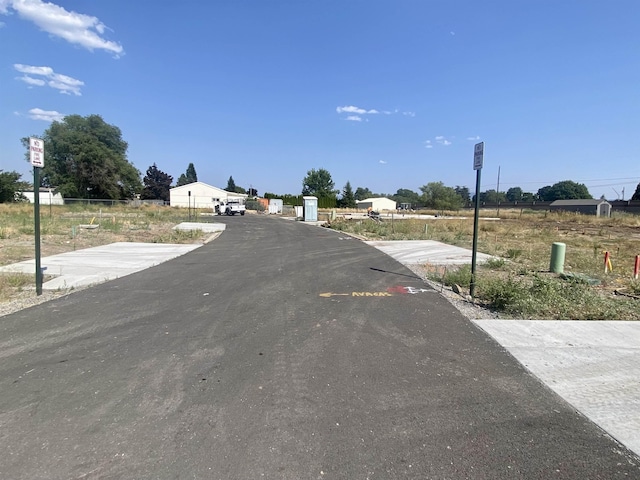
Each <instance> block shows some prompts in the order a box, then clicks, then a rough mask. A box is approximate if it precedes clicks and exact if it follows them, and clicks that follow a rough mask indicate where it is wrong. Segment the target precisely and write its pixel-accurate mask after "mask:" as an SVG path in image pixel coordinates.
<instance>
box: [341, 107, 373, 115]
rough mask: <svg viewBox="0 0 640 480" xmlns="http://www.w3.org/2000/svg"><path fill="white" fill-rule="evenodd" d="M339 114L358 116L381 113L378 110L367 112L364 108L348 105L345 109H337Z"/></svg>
mask: <svg viewBox="0 0 640 480" xmlns="http://www.w3.org/2000/svg"><path fill="white" fill-rule="evenodd" d="M336 112H338V113H357V114H358V115H366V114H376V113H380V112H378V111H377V110H365V109H364V108H359V107H354V106H353V105H347V106H344V107H337V108H336Z"/></svg>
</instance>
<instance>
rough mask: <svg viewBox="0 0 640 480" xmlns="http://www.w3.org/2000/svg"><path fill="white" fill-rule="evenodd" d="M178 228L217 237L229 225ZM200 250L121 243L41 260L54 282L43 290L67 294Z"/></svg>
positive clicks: (17, 266) (23, 266) (23, 268)
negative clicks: (64, 291) (66, 292)
mask: <svg viewBox="0 0 640 480" xmlns="http://www.w3.org/2000/svg"><path fill="white" fill-rule="evenodd" d="M174 228H175V229H176V230H201V231H203V232H205V233H211V234H214V233H218V232H222V231H224V229H225V225H224V224H223V223H193V222H191V223H189V222H184V223H181V224H179V225H177V226H176V227H174ZM199 246H200V245H199V244H166V243H165V244H162V243H135V242H117V243H112V244H109V245H102V246H100V247H93V248H86V249H83V250H78V251H74V252H67V253H61V254H59V255H52V256H49V257H44V258H42V259H41V260H40V266H41V267H42V269H43V271H44V275H45V276H53V277H54V278H53V279H51V280H49V281H47V282H44V283H43V285H42V289H43V290H61V289H62V290H64V289H68V288H79V287H86V286H89V285H96V284H99V283H103V282H107V281H109V280H113V279H115V278H119V277H124V276H125V275H130V274H132V273H135V272H139V271H141V270H144V269H146V268H149V267H153V266H155V265H158V264H160V263H163V262H166V261H167V260H171V259H172V258H176V257H179V256H180V255H184V254H185V253H187V252H190V251H191V250H194V249H196V248H198V247H199ZM35 268H36V267H35V260H26V261H24V262H20V263H14V264H12V265H6V266H3V267H0V272H20V273H27V274H33V273H34V272H35Z"/></svg>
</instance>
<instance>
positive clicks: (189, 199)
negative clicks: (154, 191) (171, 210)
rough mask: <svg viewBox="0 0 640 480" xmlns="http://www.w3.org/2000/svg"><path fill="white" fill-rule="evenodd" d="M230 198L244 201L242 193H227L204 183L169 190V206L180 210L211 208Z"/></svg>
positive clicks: (244, 197) (189, 184)
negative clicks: (180, 208)
mask: <svg viewBox="0 0 640 480" xmlns="http://www.w3.org/2000/svg"><path fill="white" fill-rule="evenodd" d="M232 198H242V199H246V198H247V195H245V194H243V193H234V192H227V191H226V190H222V189H221V188H218V187H214V186H212V185H208V184H206V183H204V182H193V183H188V184H186V185H181V186H179V187H173V188H172V189H170V190H169V204H170V205H171V206H172V207H182V208H189V207H191V208H211V209H213V208H214V206H215V204H216V203H217V202H220V201H222V200H225V201H226V200H230V199H232Z"/></svg>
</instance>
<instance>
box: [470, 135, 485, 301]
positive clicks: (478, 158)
mask: <svg viewBox="0 0 640 480" xmlns="http://www.w3.org/2000/svg"><path fill="white" fill-rule="evenodd" d="M483 164H484V142H480V143H476V144H475V146H474V148H473V169H474V170H475V171H476V208H475V213H474V215H473V250H472V252H471V284H470V286H469V295H471V298H473V296H474V294H475V291H476V257H477V254H478V218H479V215H480V173H481V172H482V166H483Z"/></svg>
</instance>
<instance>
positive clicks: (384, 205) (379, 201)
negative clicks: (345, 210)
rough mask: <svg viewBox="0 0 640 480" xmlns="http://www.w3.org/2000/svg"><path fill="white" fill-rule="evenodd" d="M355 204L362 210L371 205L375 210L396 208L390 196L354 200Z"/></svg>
mask: <svg viewBox="0 0 640 480" xmlns="http://www.w3.org/2000/svg"><path fill="white" fill-rule="evenodd" d="M356 205H357V206H358V208H362V209H364V210H366V209H368V208H369V207H371V209H372V210H374V211H376V212H382V211H385V210H387V211H388V210H395V209H396V202H395V201H393V200H391V199H390V198H385V197H378V198H365V199H364V200H358V201H356Z"/></svg>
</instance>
